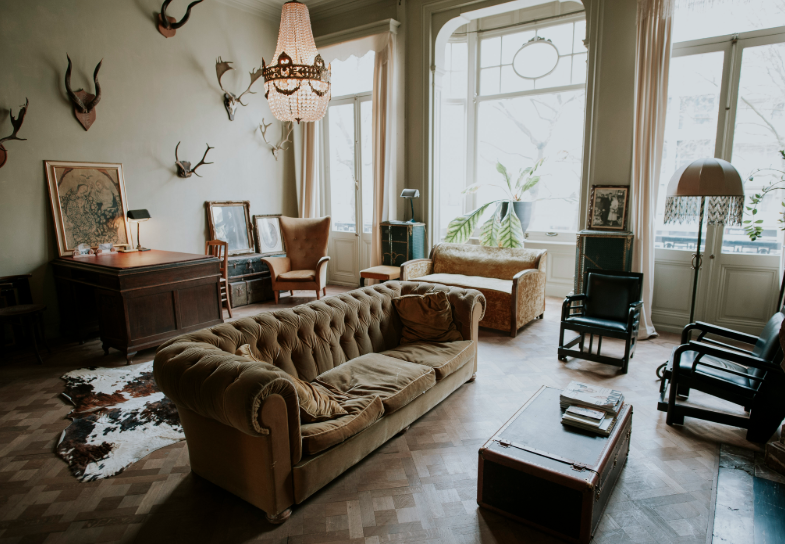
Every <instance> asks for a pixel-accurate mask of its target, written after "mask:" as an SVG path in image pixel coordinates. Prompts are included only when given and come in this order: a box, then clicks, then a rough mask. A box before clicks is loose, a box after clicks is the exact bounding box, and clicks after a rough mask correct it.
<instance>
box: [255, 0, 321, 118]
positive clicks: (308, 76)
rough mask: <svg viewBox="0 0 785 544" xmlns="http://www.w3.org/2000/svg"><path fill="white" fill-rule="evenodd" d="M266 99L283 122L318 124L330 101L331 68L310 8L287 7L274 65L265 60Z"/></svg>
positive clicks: (302, 6)
mask: <svg viewBox="0 0 785 544" xmlns="http://www.w3.org/2000/svg"><path fill="white" fill-rule="evenodd" d="M262 74H263V75H264V89H265V94H264V96H265V98H267V101H268V102H269V104H270V110H271V111H272V112H273V115H275V117H276V118H277V119H279V120H280V121H297V122H298V123H299V122H300V121H318V120H319V119H321V118H322V117H324V114H325V112H326V111H327V103H328V102H329V101H330V67H329V66H327V67H325V65H324V60H323V59H322V57H321V56H320V55H319V54H318V53H317V51H316V43H314V40H313V33H312V32H311V17H310V15H308V8H307V7H306V6H305V4H301V3H300V2H298V1H297V0H292V1H291V2H287V3H285V4H284V5H283V11H282V12H281V29H280V30H279V32H278V45H277V46H276V48H275V54H274V55H273V64H271V65H270V66H267V65H265V64H264V59H262Z"/></svg>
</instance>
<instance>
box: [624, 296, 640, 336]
mask: <svg viewBox="0 0 785 544" xmlns="http://www.w3.org/2000/svg"><path fill="white" fill-rule="evenodd" d="M641 308H643V301H642V300H639V301H638V302H633V303H632V304H630V311H629V313H628V314H627V330H629V329H630V328H631V327H632V326H633V325H634V324H635V320H636V319H640V316H641Z"/></svg>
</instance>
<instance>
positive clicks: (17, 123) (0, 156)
mask: <svg viewBox="0 0 785 544" xmlns="http://www.w3.org/2000/svg"><path fill="white" fill-rule="evenodd" d="M29 103H30V100H28V99H27V98H25V105H24V106H21V107H20V108H19V114H18V115H17V116H16V119H14V114H13V112H8V115H9V116H10V117H11V126H12V127H14V131H13V132H12V133H11V135H10V136H6V137H5V138H0V168H2V167H3V165H4V164H5V161H6V160H7V159H8V151H6V148H5V146H3V142H7V141H8V140H20V141H23V142H24V141H26V140H27V139H26V138H20V137H18V136H17V133H18V132H19V129H20V128H22V123H24V122H25V114H27V105H28V104H29Z"/></svg>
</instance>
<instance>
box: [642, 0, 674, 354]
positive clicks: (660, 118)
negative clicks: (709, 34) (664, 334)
mask: <svg viewBox="0 0 785 544" xmlns="http://www.w3.org/2000/svg"><path fill="white" fill-rule="evenodd" d="M673 8H674V0H638V39H637V45H636V66H635V68H636V70H635V71H636V74H635V76H636V97H635V133H634V141H633V172H632V209H633V216H632V217H633V221H632V232H633V233H634V234H635V242H634V248H633V261H632V270H633V271H634V272H643V315H642V316H641V327H640V329H639V332H638V338H641V339H644V338H649V337H650V336H655V335H656V334H657V331H656V330H655V329H654V326H653V325H652V322H651V304H652V298H653V295H654V238H655V230H656V225H655V219H656V212H657V188H658V185H659V179H660V164H661V162H662V147H663V142H664V137H665V113H666V107H667V104H668V69H669V67H670V58H671V28H672V20H673Z"/></svg>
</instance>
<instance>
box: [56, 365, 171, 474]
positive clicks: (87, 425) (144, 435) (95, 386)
mask: <svg viewBox="0 0 785 544" xmlns="http://www.w3.org/2000/svg"><path fill="white" fill-rule="evenodd" d="M62 379H63V380H65V391H64V392H63V393H62V395H63V397H65V398H66V399H67V400H68V401H69V402H71V403H72V404H73V405H74V409H73V410H72V411H71V413H69V414H68V416H67V417H68V419H70V420H71V425H69V426H68V428H66V429H65V431H63V434H62V435H61V436H60V442H59V443H58V444H57V448H56V450H55V452H56V453H57V456H58V457H60V458H61V459H63V460H64V461H65V462H66V463H68V466H69V467H70V468H71V473H72V474H73V475H74V476H76V477H77V479H79V481H81V482H92V481H94V480H100V479H102V478H108V477H109V476H114V475H115V474H119V473H120V472H122V471H123V470H125V468H126V467H128V466H129V465H131V464H132V463H135V462H136V461H138V460H139V459H142V458H143V457H145V456H147V455H148V454H150V453H151V452H154V451H155V450H158V449H161V448H163V447H165V446H168V445H170V444H174V443H175V442H180V441H181V440H184V439H185V434H184V433H183V427H182V425H181V424H180V416H179V415H178V413H177V408H176V407H175V405H174V403H173V402H172V401H171V400H169V399H168V398H167V397H166V396H164V394H163V393H161V391H160V390H159V389H158V387H157V385H156V383H155V379H154V378H153V362H152V361H150V362H148V363H141V364H138V365H133V366H126V367H120V368H95V367H89V368H82V369H79V370H73V371H71V372H69V373H67V374H65V375H63V376H62Z"/></svg>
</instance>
